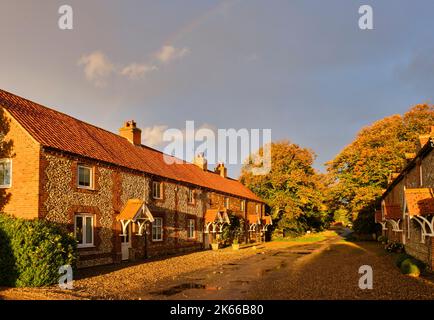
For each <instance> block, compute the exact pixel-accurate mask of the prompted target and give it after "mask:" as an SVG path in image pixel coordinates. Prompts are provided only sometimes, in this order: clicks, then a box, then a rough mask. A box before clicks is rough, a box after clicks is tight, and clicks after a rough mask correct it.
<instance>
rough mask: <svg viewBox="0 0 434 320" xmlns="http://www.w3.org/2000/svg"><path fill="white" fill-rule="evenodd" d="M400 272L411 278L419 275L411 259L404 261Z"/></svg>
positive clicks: (415, 264) (417, 268) (414, 262)
mask: <svg viewBox="0 0 434 320" xmlns="http://www.w3.org/2000/svg"><path fill="white" fill-rule="evenodd" d="M401 272H402V273H403V274H406V275H409V276H412V277H418V276H419V275H420V269H419V267H418V265H417V263H416V261H415V260H414V259H411V258H409V259H405V260H404V261H403V262H402V263H401Z"/></svg>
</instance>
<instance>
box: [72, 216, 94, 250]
mask: <svg viewBox="0 0 434 320" xmlns="http://www.w3.org/2000/svg"><path fill="white" fill-rule="evenodd" d="M78 217H81V218H82V219H83V225H82V230H83V242H82V243H79V242H78V241H77V248H91V247H94V246H95V218H94V215H93V214H89V213H80V214H76V215H75V216H74V237H75V239H77V218H78ZM86 218H91V219H92V221H91V224H92V243H86V240H87V239H86V226H87V225H86V223H87V222H86V221H87V220H86Z"/></svg>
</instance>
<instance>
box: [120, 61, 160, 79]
mask: <svg viewBox="0 0 434 320" xmlns="http://www.w3.org/2000/svg"><path fill="white" fill-rule="evenodd" d="M157 70H158V67H156V66H154V65H148V64H137V63H132V64H130V65H128V66H126V67H124V68H123V69H122V70H121V72H120V74H121V75H123V76H126V77H128V78H129V79H131V80H137V79H141V78H143V77H144V76H145V75H146V74H147V73H149V72H152V71H157Z"/></svg>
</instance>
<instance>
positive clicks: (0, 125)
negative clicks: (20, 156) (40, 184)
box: [0, 107, 13, 211]
mask: <svg viewBox="0 0 434 320" xmlns="http://www.w3.org/2000/svg"><path fill="white" fill-rule="evenodd" d="M9 127H10V121H9V120H8V119H7V118H6V115H5V112H4V110H3V108H1V107H0V159H4V158H10V157H12V146H13V141H12V140H11V139H7V138H6V135H7V133H8V132H9ZM0 178H1V177H0ZM9 198H10V194H8V193H7V192H6V190H5V189H0V211H1V210H2V209H3V207H4V206H5V204H6V203H7V201H8V200H9Z"/></svg>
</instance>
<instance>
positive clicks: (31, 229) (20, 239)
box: [0, 214, 77, 287]
mask: <svg viewBox="0 0 434 320" xmlns="http://www.w3.org/2000/svg"><path fill="white" fill-rule="evenodd" d="M76 248H77V244H76V241H75V239H74V238H73V237H72V236H71V235H69V234H67V233H66V232H64V231H63V230H62V229H61V228H60V227H59V226H57V225H55V224H53V223H50V222H47V221H44V220H24V219H18V218H12V217H9V216H7V215H5V214H0V270H1V272H0V285H3V286H11V287H14V286H17V287H38V286H44V285H50V284H54V283H57V282H58V279H59V277H60V275H59V267H60V266H62V265H71V266H72V267H73V268H74V269H75V264H76V261H77V254H76V252H77V250H76Z"/></svg>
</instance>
